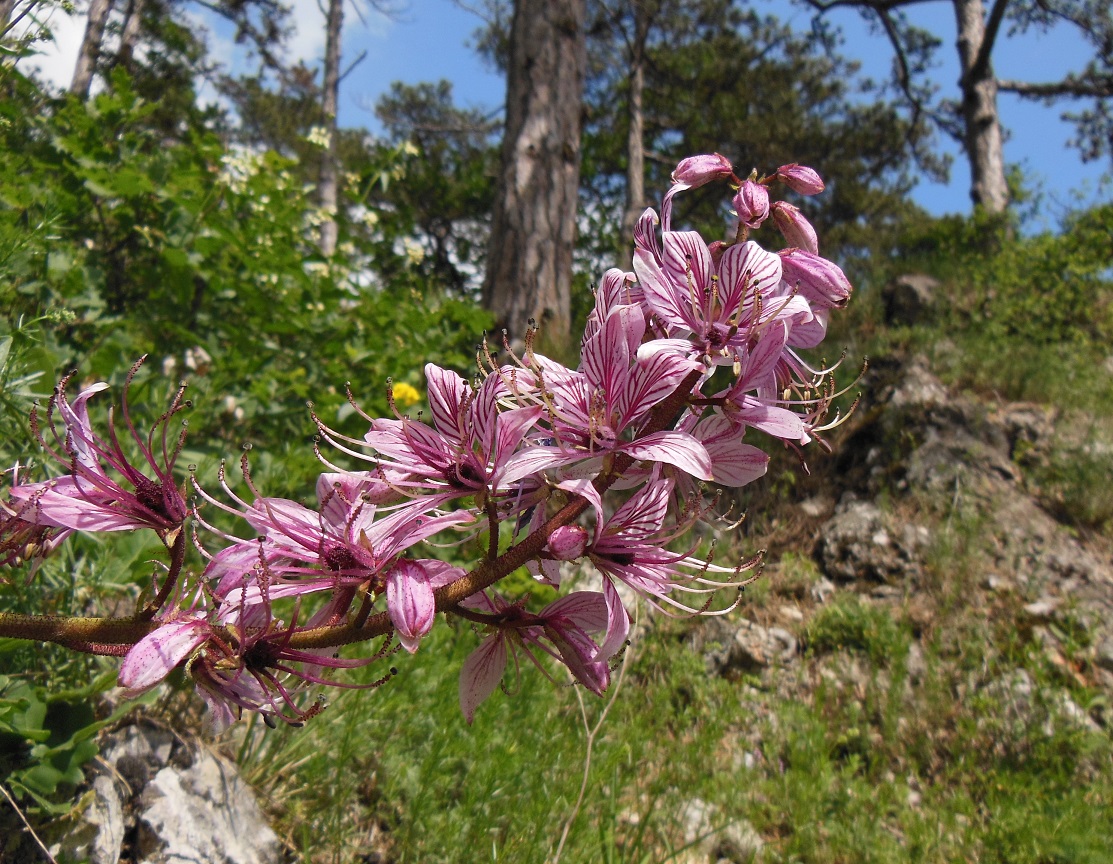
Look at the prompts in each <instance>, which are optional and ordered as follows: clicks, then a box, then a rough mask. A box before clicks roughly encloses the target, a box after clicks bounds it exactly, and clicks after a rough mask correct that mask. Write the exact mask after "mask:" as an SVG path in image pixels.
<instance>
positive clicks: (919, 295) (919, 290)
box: [881, 273, 939, 325]
mask: <svg viewBox="0 0 1113 864" xmlns="http://www.w3.org/2000/svg"><path fill="white" fill-rule="evenodd" d="M938 290H939V280H938V279H935V278H934V277H932V276H928V275H926V274H924V273H908V274H905V275H904V276H898V277H897V278H896V279H894V280H893V281H892V282H890V283H889V284H888V285H886V286H885V287H884V288H882V289H881V300H882V302H883V303H884V304H885V321H886V322H887V323H889V324H898V325H899V324H916V323H922V322H924V321H927V320H929V319H930V318H931V316H932V314H933V312H934V309H933V306H934V304H935V294H936V292H937V291H938Z"/></svg>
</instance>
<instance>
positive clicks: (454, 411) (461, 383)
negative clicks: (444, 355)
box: [425, 363, 470, 443]
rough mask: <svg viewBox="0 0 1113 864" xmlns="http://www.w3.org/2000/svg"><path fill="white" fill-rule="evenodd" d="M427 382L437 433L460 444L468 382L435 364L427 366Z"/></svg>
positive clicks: (430, 408) (430, 407) (430, 406)
mask: <svg viewBox="0 0 1113 864" xmlns="http://www.w3.org/2000/svg"><path fill="white" fill-rule="evenodd" d="M425 380H426V381H428V382H429V410H430V411H432V413H433V425H434V426H436V428H437V431H438V432H440V433H441V435H444V436H445V437H446V438H448V439H450V440H451V441H453V442H455V443H460V441H461V436H462V431H463V430H461V428H460V418H461V416H462V415H463V413H464V412H463V394H464V393H466V392H468V390H469V389H470V388H469V385H468V382H467V381H465V380H464V379H463V378H461V377H460V376H459V375H457V374H456V373H455V372H453V371H452V370H451V369H442V368H441V367H440V366H437V365H436V364H435V363H427V364H426V365H425Z"/></svg>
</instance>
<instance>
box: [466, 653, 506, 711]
mask: <svg viewBox="0 0 1113 864" xmlns="http://www.w3.org/2000/svg"><path fill="white" fill-rule="evenodd" d="M505 669H506V642H505V640H504V639H503V638H502V634H501V633H495V634H493V635H491V636H488V637H487V638H486V639H484V640H483V642H482V643H481V644H480V646H479V647H478V648H476V649H475V650H474V651H473V652H472V653H471V654H470V655H469V656H468V659H467V660H465V661H464V665H463V667H461V669H460V711H461V713H462V714H463V715H464V719H465V720H467V721H468V723H469V724H470V723H471V722H472V721H473V720H474V719H475V709H476V708H478V707H479V706H480V705H481V704H482V703H483V702H484V701H485V700H486V699H487V697H488V696H490V695H491V694H492V693H494V692H495V688H496V687H498V686H499V682H500V681H501V680H502V673H503V671H504V670H505Z"/></svg>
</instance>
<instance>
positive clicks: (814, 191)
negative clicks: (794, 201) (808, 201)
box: [777, 162, 827, 195]
mask: <svg viewBox="0 0 1113 864" xmlns="http://www.w3.org/2000/svg"><path fill="white" fill-rule="evenodd" d="M777 178H778V179H779V180H780V181H781V182H782V183H784V184H785V185H786V186H787V187H788V188H789V189H791V190H793V191H794V192H799V193H800V194H801V195H818V194H819V193H820V192H822V191H823V190H824V189H826V188H827V187H826V186H825V184H824V183H823V178H822V177H820V176H819V174H818V173H817V172H816V171H815V169H813V168H808V167H807V166H805V165H797V164H796V163H795V162H792V163H790V164H788V165H782V166H781V167H780V168H778V169H777Z"/></svg>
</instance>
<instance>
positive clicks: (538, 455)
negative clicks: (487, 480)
mask: <svg viewBox="0 0 1113 864" xmlns="http://www.w3.org/2000/svg"><path fill="white" fill-rule="evenodd" d="M588 455H589V454H587V453H583V452H580V451H576V450H565V449H564V448H562V447H546V446H541V445H538V446H536V447H530V448H528V449H526V450H519V451H518V452H517V453H515V454H514V455H513V456H511V457H510V458H509V459H507V460H506V468H505V469H504V470H503V472H502V475H501V477H500V481H501V485H503V486H509V485H510V484H511V483H517V482H518V481H519V480H522V479H523V478H525V477H529V476H531V475H533V474H539V473H540V472H542V471H545V470H546V469H548V468H556V467H558V466H560V465H569V464H571V463H572V462H578V461H579V460H581V459H584V458H585V457H587V456H588Z"/></svg>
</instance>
